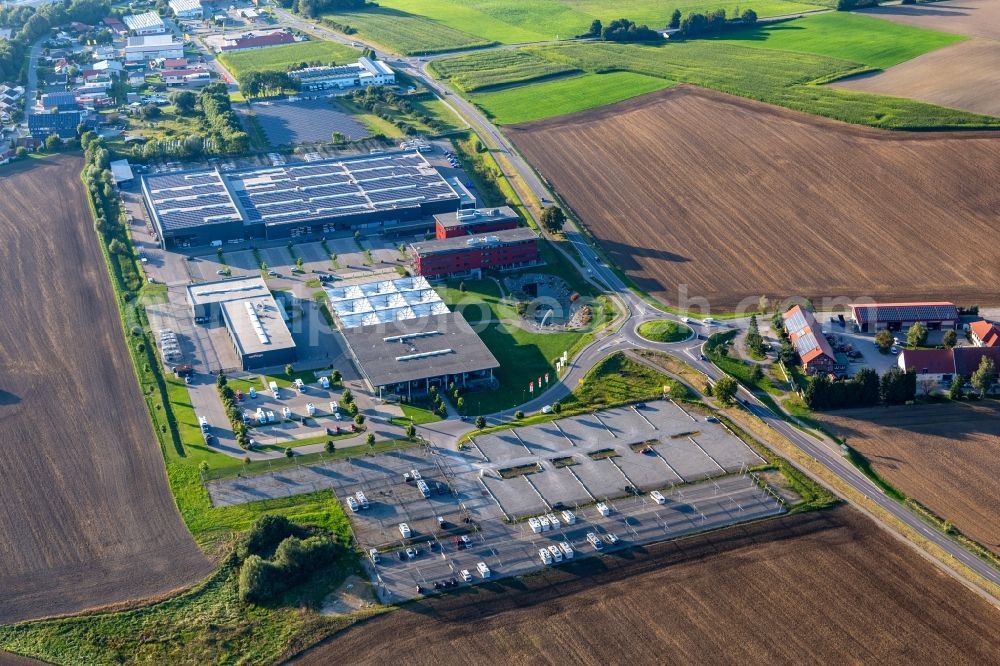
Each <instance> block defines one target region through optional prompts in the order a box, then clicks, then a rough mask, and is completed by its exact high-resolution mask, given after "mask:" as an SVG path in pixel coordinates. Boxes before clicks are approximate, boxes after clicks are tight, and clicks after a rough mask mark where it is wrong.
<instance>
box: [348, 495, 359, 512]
mask: <svg viewBox="0 0 1000 666" xmlns="http://www.w3.org/2000/svg"><path fill="white" fill-rule="evenodd" d="M347 508H348V509H350V510H351V512H352V513H357V512H358V500H356V499H354V498H353V497H348V498H347Z"/></svg>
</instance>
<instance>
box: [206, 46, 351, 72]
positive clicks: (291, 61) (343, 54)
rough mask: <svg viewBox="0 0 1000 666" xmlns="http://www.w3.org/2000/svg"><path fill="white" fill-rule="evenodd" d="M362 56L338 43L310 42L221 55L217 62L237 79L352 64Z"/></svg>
mask: <svg viewBox="0 0 1000 666" xmlns="http://www.w3.org/2000/svg"><path fill="white" fill-rule="evenodd" d="M360 55H361V51H359V50H358V49H355V48H352V47H350V46H347V45H346V44H341V43H339V42H326V41H310V42H299V43H297V44H284V45H282V46H271V47H269V48H266V49H255V50H253V51H241V52H239V53H223V54H220V55H219V61H220V62H222V64H223V65H225V66H226V69H228V70H229V73H230V74H232V75H233V76H235V77H236V78H237V79H239V78H240V75H241V74H243V73H245V72H254V71H256V72H263V71H271V70H278V71H285V70H287V69H288V68H289V67H290V66H292V65H298V64H299V63H303V62H316V61H318V62H322V63H324V64H330V63H336V64H338V65H342V64H344V63H347V62H354V61H355V60H357V59H358V56H360Z"/></svg>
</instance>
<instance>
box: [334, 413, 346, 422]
mask: <svg viewBox="0 0 1000 666" xmlns="http://www.w3.org/2000/svg"><path fill="white" fill-rule="evenodd" d="M333 418H335V419H337V420H338V421H343V420H344V417H343V416H341V415H340V412H335V413H334V415H333Z"/></svg>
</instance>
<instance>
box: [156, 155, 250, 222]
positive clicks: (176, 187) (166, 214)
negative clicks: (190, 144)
mask: <svg viewBox="0 0 1000 666" xmlns="http://www.w3.org/2000/svg"><path fill="white" fill-rule="evenodd" d="M146 192H147V198H148V199H149V203H150V205H151V207H152V208H153V209H154V210H155V211H156V214H157V216H158V217H159V219H160V226H161V228H162V229H163V230H164V231H170V230H176V229H189V228H191V227H198V226H201V225H204V224H216V223H219V222H239V221H241V220H242V217H241V216H240V212H239V210H238V209H237V208H236V204H235V203H234V202H233V200H232V197H230V196H229V191H228V190H227V189H226V185H225V183H223V181H222V176H221V175H220V174H219V172H218V171H215V170H211V171H192V172H190V173H168V174H161V175H154V176H149V177H147V178H146Z"/></svg>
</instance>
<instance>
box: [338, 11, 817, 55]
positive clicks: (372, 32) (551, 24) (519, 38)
mask: <svg viewBox="0 0 1000 666" xmlns="http://www.w3.org/2000/svg"><path fill="white" fill-rule="evenodd" d="M823 4H828V3H827V2H826V1H825V0H815V2H788V1H786V0H760V1H759V2H749V3H739V2H733V1H732V0H729V1H726V0H686V1H681V2H669V1H668V2H658V1H657V0H625V2H620V3H614V4H610V5H609V4H608V3H607V2H602V1H601V0H384V1H383V2H380V3H379V6H378V7H377V8H372V9H368V10H364V11H353V12H336V13H332V14H328V15H326V18H329V19H330V20H331V21H332V22H335V23H339V24H341V25H347V26H351V27H352V28H354V29H356V30H357V31H358V32H359V34H360V35H361V36H362V37H365V38H368V39H371V40H372V41H375V42H378V43H379V44H382V45H383V46H386V47H388V48H390V49H393V50H395V51H397V52H399V53H406V54H417V53H441V52H445V51H454V50H461V49H467V48H473V47H476V46H484V45H486V44H491V43H499V44H523V43H526V42H538V41H549V40H553V39H566V38H569V37H574V36H576V35H579V34H582V33H584V32H586V31H587V30H588V29H589V28H590V24H591V22H592V21H593V20H594V19H600V20H601V21H604V22H605V23H607V22H610V21H612V20H614V19H617V18H621V17H626V18H629V19H632V20H634V21H636V22H638V23H646V24H648V25H649V26H650V27H654V28H659V27H664V26H666V24H667V21H668V20H669V19H670V14H671V13H672V12H673V11H674V9H675V8H676V9H680V10H681V12H683V13H690V12H696V11H699V12H707V11H710V10H713V9H718V8H722V9H726V10H727V12H729V13H733V12H735V11H736V10H737V9H738V8H742V9H745V8H747V7H753V8H754V10H756V12H757V14H758V15H759V16H778V15H782V14H790V13H795V12H804V11H810V10H813V9H819V8H820V6H821V5H823Z"/></svg>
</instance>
